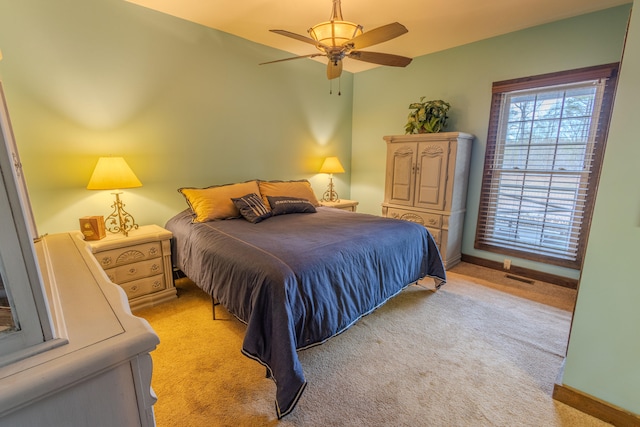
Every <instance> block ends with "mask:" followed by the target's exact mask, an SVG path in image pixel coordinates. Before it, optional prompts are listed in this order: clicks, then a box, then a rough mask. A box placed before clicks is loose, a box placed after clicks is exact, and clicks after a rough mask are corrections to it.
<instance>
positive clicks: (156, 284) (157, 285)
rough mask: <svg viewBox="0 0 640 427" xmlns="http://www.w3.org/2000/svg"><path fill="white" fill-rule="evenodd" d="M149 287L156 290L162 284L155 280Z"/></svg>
mask: <svg viewBox="0 0 640 427" xmlns="http://www.w3.org/2000/svg"><path fill="white" fill-rule="evenodd" d="M151 286H152V287H153V289H158V288H160V287H161V286H162V282H161V281H160V280H156V281H155V282H153V285H151Z"/></svg>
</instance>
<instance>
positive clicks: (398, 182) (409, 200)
mask: <svg viewBox="0 0 640 427" xmlns="http://www.w3.org/2000/svg"><path fill="white" fill-rule="evenodd" d="M414 147H415V144H411V145H409V146H406V145H405V146H401V147H397V148H396V149H394V150H393V151H392V152H391V153H390V154H391V156H390V159H391V165H390V166H391V167H390V173H391V176H390V177H388V178H390V181H389V180H388V181H387V182H389V183H390V184H391V188H390V190H391V200H392V203H397V204H401V205H409V206H410V205H412V204H413V193H414V188H415V177H414V171H415V152H416V150H415V148H414Z"/></svg>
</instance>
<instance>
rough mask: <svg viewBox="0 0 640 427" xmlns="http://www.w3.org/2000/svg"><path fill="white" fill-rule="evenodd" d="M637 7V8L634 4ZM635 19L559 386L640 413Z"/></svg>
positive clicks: (638, 54)
mask: <svg viewBox="0 0 640 427" xmlns="http://www.w3.org/2000/svg"><path fill="white" fill-rule="evenodd" d="M634 5H635V6H636V7H640V2H639V1H638V0H636V1H635V2H634ZM639 77H640V15H638V11H635V12H634V14H633V16H632V21H631V24H630V28H629V35H628V38H627V43H626V48H625V52H624V59H623V61H622V69H621V72H620V80H619V81H618V91H617V95H616V100H615V106H614V109H613V116H612V119H611V127H610V131H609V138H608V142H607V151H606V153H605V159H604V165H603V170H602V175H601V178H600V185H599V188H598V196H597V199H596V206H595V212H594V215H593V224H592V227H591V232H590V235H589V246H588V248H587V256H586V260H585V263H584V268H583V272H582V278H581V280H580V288H579V292H578V302H577V305H576V309H575V315H574V318H573V328H572V331H571V338H570V340H569V350H568V353H567V360H566V364H565V371H564V377H563V383H564V384H565V385H568V386H571V387H573V388H576V389H578V390H581V391H583V392H585V393H588V394H590V395H592V396H596V397H598V398H600V399H602V400H604V401H606V402H610V403H613V404H615V405H617V406H620V407H622V408H625V409H627V410H629V411H632V412H634V413H636V414H640V333H639V332H638V326H640V310H639V309H638V304H639V303H640V275H639V274H638V266H637V264H636V263H637V262H638V254H640V249H639V248H640V185H639V184H640V168H638V159H640V142H638V129H637V126H638V111H639V107H638V100H639V99H640V81H639V80H638V79H639Z"/></svg>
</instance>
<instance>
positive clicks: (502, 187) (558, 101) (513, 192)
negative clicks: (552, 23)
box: [475, 64, 618, 268]
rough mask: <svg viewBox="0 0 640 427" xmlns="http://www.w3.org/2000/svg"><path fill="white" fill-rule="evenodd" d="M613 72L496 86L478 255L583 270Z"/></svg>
mask: <svg viewBox="0 0 640 427" xmlns="http://www.w3.org/2000/svg"><path fill="white" fill-rule="evenodd" d="M617 70H618V64H608V65H604V66H597V67H589V68H583V69H579V70H572V71H566V72H560V73H553V74H547V75H542V76H536V77H528V78H524V79H517V80H509V81H503V82H497V83H494V84H493V97H492V103H491V115H490V123H489V133H488V136H487V151H486V156H485V166H484V175H483V182H482V194H481V197H480V209H479V214H478V215H479V216H478V226H477V229H476V242H475V247H476V248H477V249H483V250H487V251H492V252H498V253H502V254H508V255H512V256H517V257H520V258H524V259H531V260H534V261H540V262H546V263H550V264H554V265H560V266H564V267H569V268H580V266H581V264H582V257H583V254H584V249H585V246H586V236H587V232H588V228H589V223H590V219H591V212H592V208H593V203H594V199H595V191H596V187H597V181H598V177H599V171H600V164H601V162H602V157H603V153H604V145H605V141H606V135H607V130H608V124H609V116H610V113H611V106H612V100H613V95H614V91H615V83H616V77H617Z"/></svg>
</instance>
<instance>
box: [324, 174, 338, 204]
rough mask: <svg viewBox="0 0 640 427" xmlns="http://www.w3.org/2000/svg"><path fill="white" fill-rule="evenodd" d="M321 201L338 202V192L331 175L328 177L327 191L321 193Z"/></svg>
mask: <svg viewBox="0 0 640 427" xmlns="http://www.w3.org/2000/svg"><path fill="white" fill-rule="evenodd" d="M322 201H324V202H339V201H340V197H338V193H337V192H336V191H335V189H334V187H333V176H330V177H329V187H328V188H327V191H325V192H324V194H323V195H322Z"/></svg>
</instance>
